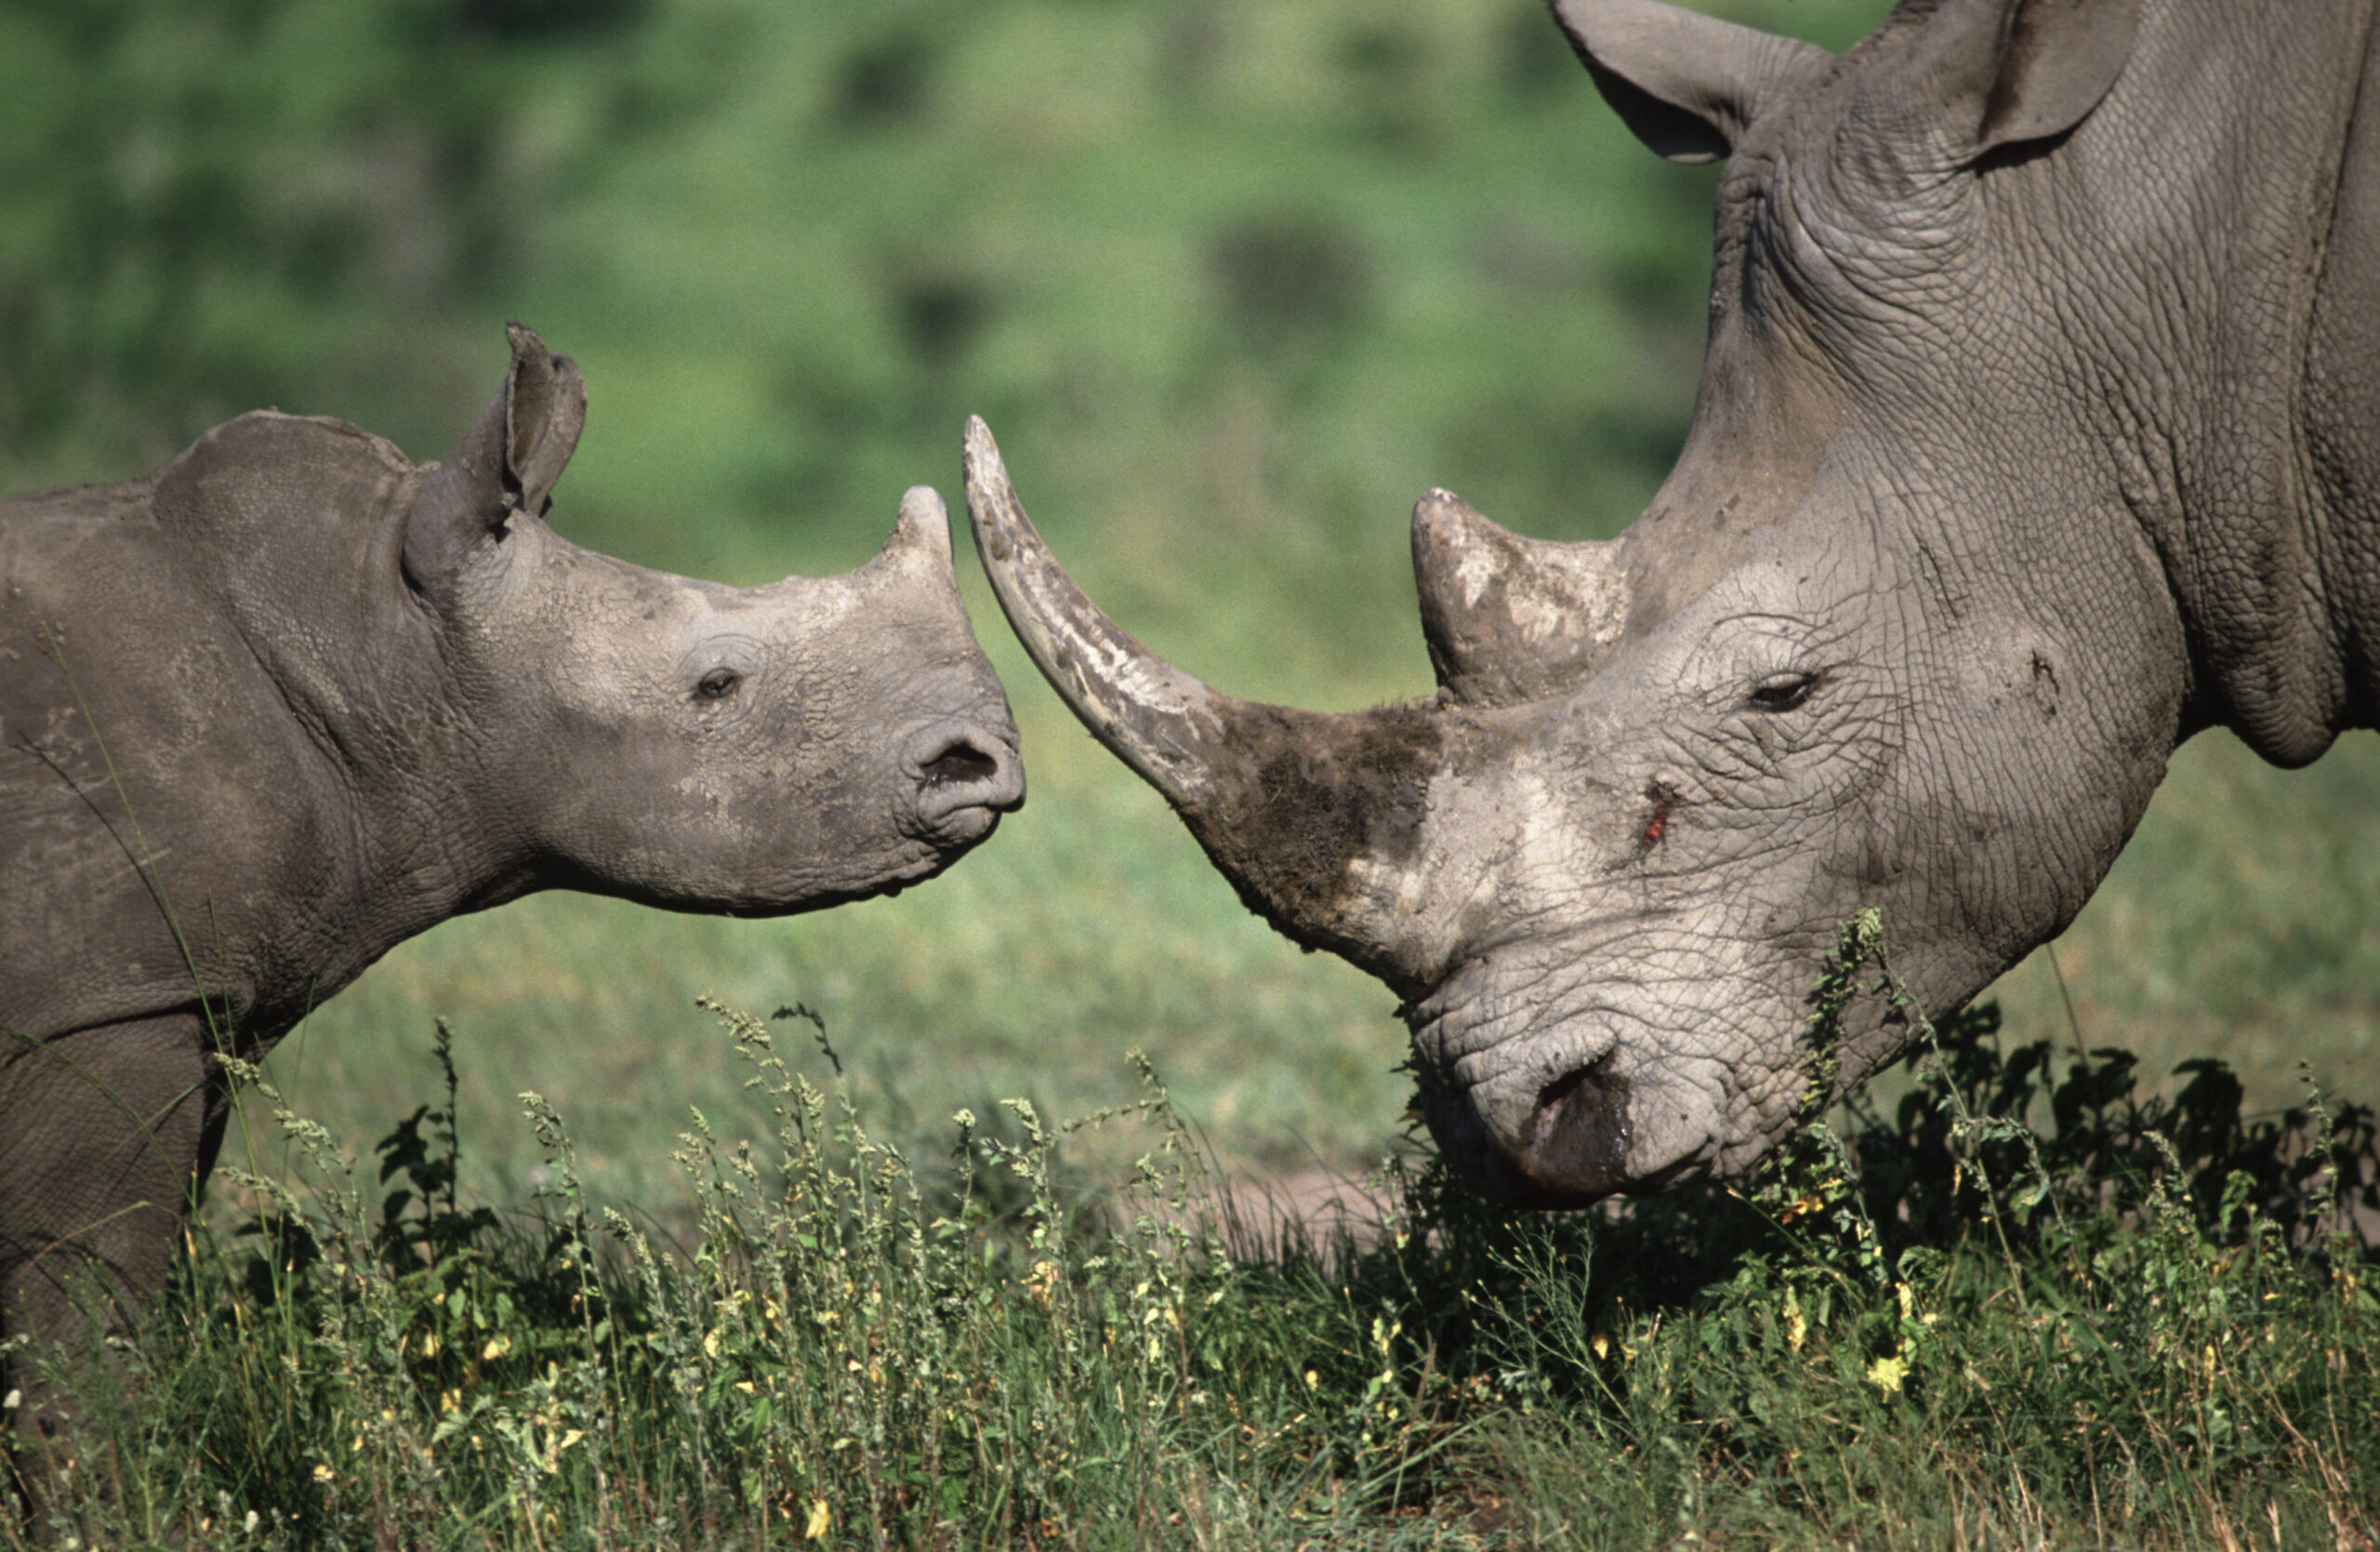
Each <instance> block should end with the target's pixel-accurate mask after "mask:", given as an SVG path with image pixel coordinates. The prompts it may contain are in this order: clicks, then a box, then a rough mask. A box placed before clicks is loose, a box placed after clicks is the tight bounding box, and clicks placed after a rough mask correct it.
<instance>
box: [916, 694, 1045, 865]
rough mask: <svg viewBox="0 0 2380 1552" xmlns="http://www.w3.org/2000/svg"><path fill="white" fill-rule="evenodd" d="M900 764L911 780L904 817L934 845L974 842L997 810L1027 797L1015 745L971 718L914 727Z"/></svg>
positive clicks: (1000, 811)
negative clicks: (1013, 746)
mask: <svg viewBox="0 0 2380 1552" xmlns="http://www.w3.org/2000/svg"><path fill="white" fill-rule="evenodd" d="M902 765H903V768H904V769H906V771H907V772H908V776H909V780H910V781H911V782H912V783H914V786H913V788H912V789H911V791H910V797H909V803H908V813H907V816H906V818H905V819H904V820H903V823H904V824H906V825H908V826H910V827H911V828H912V830H913V833H916V834H919V835H920V836H921V837H923V838H924V839H927V840H930V841H932V842H935V843H936V844H938V845H939V844H944V843H955V844H961V845H972V844H973V843H974V842H977V841H979V840H981V839H983V837H984V836H985V835H987V834H989V833H990V832H991V828H992V825H993V823H994V822H995V821H996V820H997V819H998V816H1000V815H1002V814H1005V813H1007V812H1009V811H1010V810H1011V809H1013V808H1017V807H1021V806H1022V805H1023V804H1024V803H1025V767H1024V765H1023V764H1022V763H1020V762H1019V761H1018V760H1017V757H1016V751H1015V749H1012V748H1011V747H1010V746H1009V742H1008V740H1007V739H1005V738H1002V737H1000V736H998V735H997V734H995V733H993V732H991V731H990V730H989V729H986V728H984V727H981V726H979V725H977V724H976V723H972V722H967V721H953V722H945V723H934V724H932V725H930V726H927V727H922V728H919V729H916V730H915V731H913V732H912V734H911V735H910V736H909V740H908V745H907V751H906V754H905V755H904V756H903V758H902Z"/></svg>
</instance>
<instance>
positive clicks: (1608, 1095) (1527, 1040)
mask: <svg viewBox="0 0 2380 1552" xmlns="http://www.w3.org/2000/svg"><path fill="white" fill-rule="evenodd" d="M1515 984H1517V985H1518V986H1519V987H1520V988H1522V989H1521V991H1520V992H1519V993H1518V994H1515V993H1514V991H1513V990H1511V989H1509V988H1512V987H1513V986H1514V985H1515ZM1545 989H1546V988H1544V987H1543V985H1542V984H1541V982H1539V981H1537V980H1536V979H1535V978H1533V977H1514V976H1512V975H1508V974H1500V973H1499V970H1498V967H1497V966H1495V965H1493V964H1491V963H1490V962H1487V961H1484V960H1474V961H1472V962H1469V963H1467V964H1465V965H1463V966H1461V967H1460V968H1459V969H1457V970H1456V971H1455V972H1454V973H1453V974H1451V975H1448V977H1447V978H1446V979H1445V980H1444V981H1442V982H1440V983H1439V985H1438V987H1437V988H1435V989H1434V990H1433V991H1432V992H1430V993H1429V994H1428V995H1427V996H1425V997H1423V998H1421V1000H1419V1001H1418V1002H1414V1003H1411V1004H1409V1005H1408V1008H1407V1009H1406V1011H1405V1016H1406V1020H1407V1023H1408V1026H1409V1027H1410V1028H1411V1029H1412V1032H1413V1052H1414V1064H1413V1065H1414V1071H1415V1074H1416V1076H1417V1079H1418V1081H1419V1086H1420V1089H1421V1114H1422V1117H1423V1119H1424V1120H1425V1121H1427V1122H1428V1123H1429V1127H1430V1132H1431V1135H1432V1136H1433V1137H1434V1138H1435V1140H1436V1142H1437V1145H1438V1147H1439V1149H1440V1151H1441V1152H1442V1153H1444V1154H1445V1156H1446V1158H1447V1161H1448V1163H1449V1164H1451V1165H1452V1166H1453V1167H1454V1168H1455V1170H1456V1171H1457V1172H1458V1173H1459V1174H1461V1175H1462V1176H1464V1177H1465V1178H1466V1179H1467V1180H1469V1181H1470V1182H1471V1183H1472V1184H1473V1185H1474V1186H1475V1187H1478V1188H1479V1189H1480V1190H1482V1191H1483V1192H1484V1193H1486V1194H1487V1195H1488V1196H1489V1197H1491V1198H1494V1199H1496V1200H1501V1201H1504V1202H1508V1203H1510V1204H1512V1205H1514V1206H1518V1207H1530V1208H1544V1209H1566V1208H1579V1207H1586V1206H1589V1205H1592V1204H1593V1203H1594V1202H1596V1201H1600V1200H1603V1199H1605V1198H1607V1197H1610V1196H1615V1195H1631V1196H1634V1195H1644V1194H1649V1193H1652V1192H1657V1191H1660V1190H1663V1189H1666V1188H1667V1187H1670V1186H1671V1185H1673V1184H1675V1183H1676V1182H1677V1181H1679V1180H1680V1179H1682V1178H1684V1177H1686V1176H1687V1175H1689V1174H1694V1173H1696V1171H1697V1170H1698V1169H1699V1168H1700V1167H1703V1166H1704V1165H1706V1164H1707V1162H1708V1160H1709V1155H1710V1151H1711V1142H1712V1136H1711V1130H1710V1128H1709V1126H1708V1125H1707V1124H1705V1122H1706V1121H1707V1119H1708V1108H1707V1106H1706V1105H1704V1104H1702V1103H1700V1102H1699V1095H1698V1094H1696V1093H1695V1092H1694V1088H1693V1085H1692V1084H1691V1083H1688V1082H1685V1081H1680V1075H1678V1074H1673V1073H1670V1072H1667V1071H1665V1070H1664V1069H1663V1068H1662V1067H1661V1066H1660V1065H1659V1064H1658V1063H1657V1062H1655V1063H1648V1062H1646V1060H1645V1059H1644V1055H1643V1053H1642V1052H1641V1051H1639V1050H1635V1049H1632V1047H1631V1045H1630V1043H1629V1042H1627V1041H1624V1040H1623V1039H1622V1038H1621V1035H1620V1030H1622V1029H1624V1028H1629V1027H1631V1026H1632V1025H1633V1024H1634V1023H1635V1022H1636V1021H1635V1020H1633V1019H1631V1018H1629V1017H1627V1016H1626V1015H1623V1014H1620V1012H1619V1010H1617V1009H1614V1008H1610V1007H1607V1006H1603V1005H1600V1002H1599V1000H1598V1003H1597V1005H1590V1006H1576V1007H1572V1008H1568V1009H1562V1008H1558V1007H1554V1006H1550V1005H1547V1004H1545V1003H1543V1002H1538V1001H1536V1000H1535V998H1534V997H1533V996H1532V995H1531V994H1532V993H1540V992H1542V991H1544V990H1545ZM1589 995H1591V996H1592V993H1591V992H1590V994H1589ZM1647 1117H1657V1118H1659V1120H1660V1121H1664V1122H1668V1123H1669V1124H1664V1125H1660V1126H1659V1127H1658V1128H1651V1127H1647V1126H1646V1124H1645V1121H1646V1118H1647ZM1681 1122H1682V1123H1683V1124H1679V1123H1681ZM1652 1132H1658V1134H1648V1133H1652Z"/></svg>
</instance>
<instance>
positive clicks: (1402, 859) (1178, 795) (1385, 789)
mask: <svg viewBox="0 0 2380 1552" xmlns="http://www.w3.org/2000/svg"><path fill="white" fill-rule="evenodd" d="M966 465H967V510H968V515H969V517H970V518H971V519H972V522H973V525H974V531H975V545H976V548H977V550H979V551H980V552H981V554H982V556H983V561H984V568H985V571H986V572H987V573H988V574H989V575H990V577H991V582H992V590H993V591H994V592H995V593H996V594H997V595H998V598H999V602H1000V607H1001V609H1002V610H1004V611H1005V612H1006V613H1007V615H1008V618H1009V623H1010V624H1011V625H1012V626H1013V627H1014V628H1015V630H1016V633H1017V636H1018V638H1019V639H1020V640H1021V641H1022V642H1023V643H1025V651H1026V652H1027V653H1029V654H1030V655H1031V656H1032V658H1033V661H1034V663H1035V664H1036V665H1037V666H1038V668H1039V669H1040V670H1041V672H1042V673H1043V675H1045V676H1046V677H1047V678H1048V679H1049V681H1050V683H1051V685H1052V686H1053V687H1054V688H1055V689H1056V690H1057V692H1058V694H1059V696H1062V697H1063V698H1064V701H1065V702H1066V704H1067V706H1069V707H1070V708H1072V709H1073V710H1074V712H1075V714H1076V715H1077V716H1078V717H1079V718H1081V719H1082V722H1083V723H1084V725H1085V726H1086V727H1088V728H1089V729H1090V730H1091V734H1092V736H1094V737H1096V738H1098V740H1099V741H1100V742H1101V743H1103V744H1104V745H1105V746H1106V747H1107V748H1108V749H1110V750H1111V751H1113V752H1114V753H1115V754H1116V756H1117V758H1118V759H1120V760H1122V761H1123V762H1124V763H1126V764H1127V765H1130V766H1131V768H1132V769H1133V770H1134V771H1135V772H1137V773H1139V775H1140V776H1142V778H1143V779H1144V780H1146V781H1147V782H1148V783H1149V784H1150V785H1151V786H1153V787H1155V788H1156V789H1157V790H1158V791H1159V792H1161V793H1163V794H1164V795H1165V798H1166V801H1167V802H1169V803H1171V804H1172V805H1173V807H1174V809H1175V810H1176V811H1177V812H1178V813H1180V814H1181V816H1182V817H1183V820H1184V821H1185V822H1186V823H1187V824H1188V825H1189V827H1190V830H1191V833H1192V834H1194V835H1195V836H1197V839H1198V842H1199V844H1201V845H1202V846H1204V847H1205V848H1206V851H1207V855H1208V856H1210V857H1211V858H1212V859H1213V860H1214V863H1215V866H1216V867H1218V868H1219V869H1222V870H1223V874H1224V876H1225V877H1227V878H1228V879H1230V880H1231V882H1232V883H1233V885H1234V886H1235V887H1236V889H1237V890H1238V891H1239V895H1240V897H1241V898H1242V899H1243V900H1244V901H1246V902H1247V904H1248V906H1249V908H1250V909H1252V910H1254V911H1255V912H1256V913H1257V914H1259V915H1261V916H1263V917H1264V918H1265V919H1266V920H1267V921H1269V922H1272V923H1273V924H1274V925H1275V926H1276V927H1278V928H1279V929H1280V930H1281V931H1282V932H1284V933H1286V934H1287V935H1289V936H1290V937H1291V938H1294V939H1295V940H1296V941H1298V942H1299V943H1301V944H1303V945H1305V946H1306V947H1308V948H1324V949H1328V950H1329V951H1331V952H1333V953H1336V954H1339V955H1342V956H1343V957H1344V958H1346V959H1347V960H1349V961H1350V962H1353V963H1355V964H1357V965H1360V966H1362V967H1363V968H1364V969H1366V970H1368V971H1369V972H1371V973H1372V974H1373V975H1378V976H1380V977H1381V978H1382V979H1383V980H1385V981H1387V982H1388V983H1389V984H1390V985H1391V986H1393V987H1395V988H1397V989H1398V990H1399V991H1400V992H1403V993H1406V994H1408V995H1410V994H1412V993H1413V992H1415V991H1418V990H1419V989H1420V988H1421V987H1423V986H1424V985H1426V984H1427V982H1428V981H1429V979H1430V978H1431V975H1432V972H1433V970H1434V969H1435V965H1436V962H1437V961H1438V960H1439V959H1440V958H1441V957H1442V954H1441V952H1440V951H1439V949H1440V946H1439V944H1438V943H1437V941H1436V937H1435V935H1434V933H1433V932H1432V923H1431V922H1429V920H1428V918H1427V913H1426V912H1424V911H1422V910H1421V909H1419V908H1418V906H1417V905H1416V902H1415V899H1414V895H1413V890H1412V887H1411V882H1410V880H1409V878H1408V872H1409V864H1410V863H1411V862H1412V861H1413V859H1414V857H1415V855H1416V852H1417V842H1418V840H1419V830H1420V828H1421V821H1422V817H1423V816H1424V814H1425V813H1426V811H1427V809H1428V806H1429V803H1430V796H1429V787H1430V784H1431V783H1432V782H1433V780H1435V778H1436V777H1437V776H1439V775H1440V774H1441V772H1442V768H1443V761H1444V753H1445V751H1444V744H1445V741H1446V737H1447V735H1448V731H1449V730H1450V727H1451V725H1453V724H1455V723H1459V722H1460V721H1461V714H1460V713H1458V712H1454V711H1452V710H1447V709H1443V708H1439V707H1432V706H1390V707H1382V708H1379V709H1377V710H1369V711H1359V712H1353V713H1337V714H1334V713H1328V712H1320V711H1305V710H1298V709H1296V708H1294V707H1288V706H1275V705H1271V704H1268V703H1265V702H1263V701H1250V700H1239V699H1236V698H1234V697H1233V696H1227V695H1223V694H1221V693H1219V692H1217V691H1215V690H1213V689H1210V687H1208V686H1207V685H1205V684H1203V683H1199V681H1197V679H1195V678H1193V677H1192V676H1190V675H1189V674H1187V673H1184V672H1183V670H1180V669H1178V668H1176V667H1174V666H1173V665H1172V664H1171V663H1169V662H1167V661H1165V660H1164V659H1163V658H1161V657H1157V655H1156V654H1155V653H1152V652H1150V651H1149V650H1148V649H1147V648H1146V647H1144V646H1143V645H1141V643H1139V642H1137V641H1134V640H1133V639H1132V638H1131V636H1130V635H1128V634H1126V633H1125V631H1124V630H1122V629H1121V628H1120V627H1118V626H1117V624H1116V622H1115V621H1113V620H1111V619H1109V618H1108V617H1107V616H1106V615H1104V613H1102V612H1101V611H1100V610H1099V608H1098V607H1097V606H1096V605H1094V604H1092V603H1091V600H1090V599H1088V598H1086V597H1085V596H1084V595H1083V592H1082V590H1080V589H1079V588H1078V587H1076V586H1075V584H1074V581H1073V579H1072V578H1070V577H1067V576H1066V574H1065V572H1064V570H1062V569H1061V568H1060V567H1059V565H1058V563H1057V561H1056V560H1055V559H1054V558H1052V557H1051V553H1050V550H1049V548H1048V546H1046V545H1045V544H1043V543H1042V541H1041V536H1040V535H1039V534H1038V533H1037V532H1036V531H1035V530H1034V527H1033V524H1032V522H1031V520H1030V519H1028V518H1027V517H1026V516H1025V509H1024V507H1023V505H1022V504H1021V503H1020V502H1019V501H1018V499H1017V496H1016V490H1015V488H1014V486H1012V484H1010V482H1009V476H1008V470H1007V468H1006V466H1005V465H1004V464H1003V463H1002V462H1001V459H1000V453H999V448H998V445H997V444H995V443H994V442H993V440H992V433H991V431H990V430H989V429H988V428H986V427H985V424H984V422H983V421H982V420H980V419H972V420H970V421H969V422H968V425H967V445H966Z"/></svg>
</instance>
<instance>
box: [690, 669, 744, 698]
mask: <svg viewBox="0 0 2380 1552" xmlns="http://www.w3.org/2000/svg"><path fill="white" fill-rule="evenodd" d="M743 682H744V676H743V675H742V674H740V673H737V672H736V671H735V670H734V669H713V670H710V672H708V673H707V674H705V675H703V676H702V679H701V681H700V682H699V683H696V684H695V685H694V698H695V699H696V700H725V699H726V698H727V697H728V696H732V695H734V693H735V686H736V685H738V684H741V683H743Z"/></svg>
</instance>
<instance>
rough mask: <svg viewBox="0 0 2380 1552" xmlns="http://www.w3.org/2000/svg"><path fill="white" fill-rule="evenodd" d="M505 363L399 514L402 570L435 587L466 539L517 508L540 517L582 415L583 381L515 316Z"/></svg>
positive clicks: (418, 583) (449, 573)
mask: <svg viewBox="0 0 2380 1552" xmlns="http://www.w3.org/2000/svg"><path fill="white" fill-rule="evenodd" d="M505 332H506V334H507V336H508V337H509V338H510V339H511V341H512V369H511V370H510V371H509V372H508V373H507V374H506V375H505V379H504V391H502V392H501V393H498V394H497V395H496V398H495V399H494V400H493V401H491V402H490V403H489V405H488V406H487V408H485V409H484V410H482V411H481V412H480V418H479V419H477V420H476V421H474V422H472V425H471V429H470V430H469V431H466V432H465V433H464V434H463V440H462V442H461V443H460V444H457V445H456V448H455V452H454V455H453V456H452V457H451V458H447V460H446V461H445V462H444V463H442V464H440V465H439V466H438V468H437V469H436V470H435V471H432V472H431V474H430V478H429V479H428V480H427V481H425V482H424V483H423V484H422V487H421V495H420V497H418V498H417V499H416V501H415V502H414V507H413V511H412V512H411V513H410V514H409V515H408V516H407V517H406V519H405V552H404V566H405V576H406V577H408V578H409V579H410V580H411V581H412V582H413V584H414V586H415V587H417V588H420V589H422V590H425V591H428V590H435V589H436V588H438V587H439V586H440V585H441V584H442V583H443V582H444V581H446V580H447V579H448V578H449V577H453V576H454V575H455V573H456V571H457V570H458V569H459V568H460V567H461V565H462V564H463V559H464V557H465V556H467V555H469V553H470V551H471V548H472V547H473V546H474V545H476V544H478V543H479V542H480V540H481V539H483V538H484V537H486V536H487V535H488V534H490V533H492V532H494V531H495V530H496V528H498V527H500V526H502V525H503V523H504V521H505V519H506V518H507V517H509V515H510V514H512V513H513V512H516V511H523V512H528V513H530V514H531V515H533V516H537V517H542V516H544V515H545V513H546V511H547V510H548V509H549V507H551V506H552V505H553V488H554V484H555V483H556V482H557V481H559V480H560V479H561V478H562V466H563V465H564V464H566V463H568V462H569V461H570V455H571V453H572V452H573V451H574V450H575V448H576V447H577V446H578V433H579V431H580V430H581V428H583V427H584V426H585V425H586V423H587V386H586V384H585V383H583V382H581V381H580V380H579V376H578V367H577V365H576V364H575V363H574V362H573V361H572V360H571V359H570V358H569V357H568V356H561V355H556V354H554V353H553V352H550V351H549V350H547V349H546V346H545V341H543V340H541V339H539V338H537V337H536V335H535V334H533V333H532V332H530V331H529V330H528V329H525V328H523V327H522V326H521V325H519V324H511V325H507V326H506V330H505Z"/></svg>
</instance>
